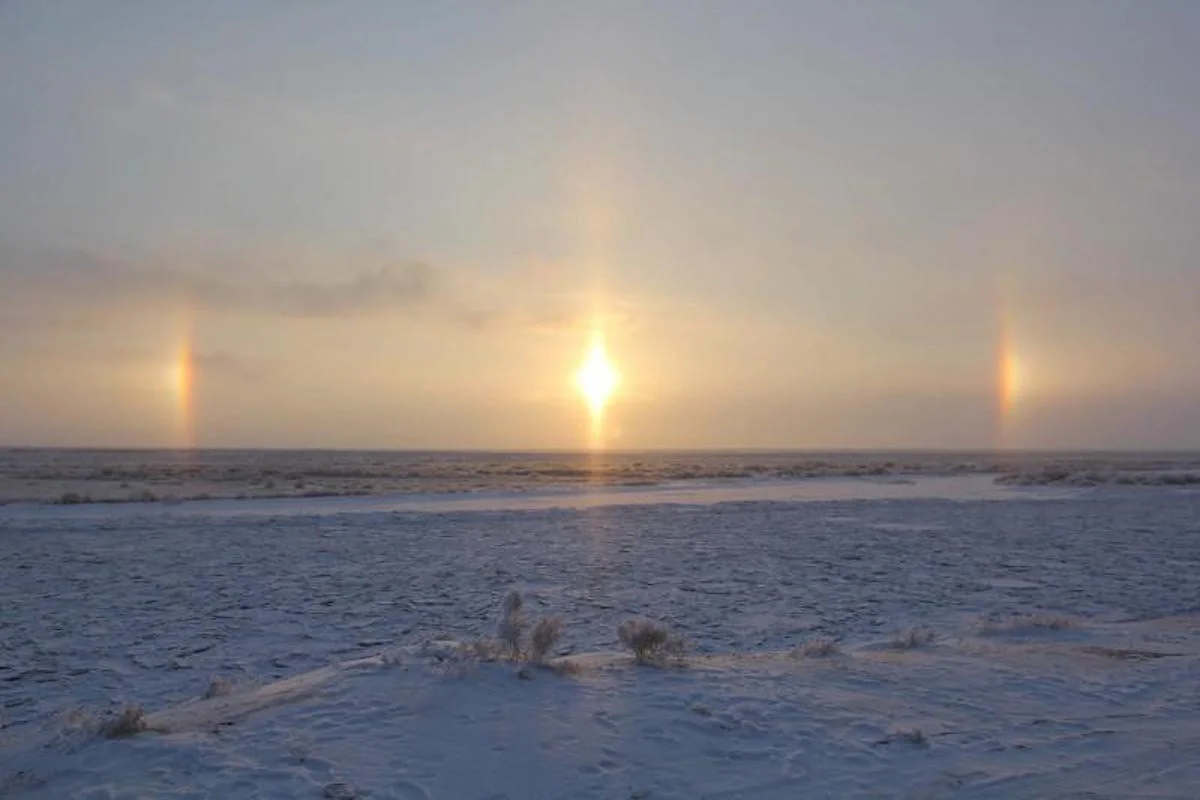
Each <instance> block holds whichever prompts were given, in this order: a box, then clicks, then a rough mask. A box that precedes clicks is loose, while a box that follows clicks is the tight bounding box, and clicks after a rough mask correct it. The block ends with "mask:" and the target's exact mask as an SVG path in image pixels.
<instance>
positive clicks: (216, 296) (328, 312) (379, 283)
mask: <svg viewBox="0 0 1200 800" xmlns="http://www.w3.org/2000/svg"><path fill="white" fill-rule="evenodd" d="M235 273H236V274H235ZM444 289H445V287H444V285H443V282H442V280H441V276H440V274H439V271H438V270H437V269H436V268H434V267H432V266H430V265H428V264H425V263H422V262H417V261H402V260H399V261H394V262H390V263H385V264H382V265H380V266H377V267H374V268H373V269H360V270H358V271H357V272H355V273H353V274H351V275H350V276H349V277H346V278H335V279H328V280H315V279H308V280H295V279H293V280H286V281H280V280H276V279H272V278H271V277H268V276H264V275H261V274H255V267H254V265H253V264H246V265H243V266H241V267H240V268H238V269H236V270H235V269H233V268H220V269H215V268H210V269H199V268H193V269H189V268H185V267H179V266H173V265H170V264H153V263H140V262H137V261H133V260H124V259H120V258H114V257H109V256H104V255H98V254H94V253H87V252H60V253H42V254H37V255H27V256H25V257H23V258H19V257H16V256H13V255H8V256H6V257H4V258H3V261H2V262H0V322H6V323H8V324H9V325H14V324H16V325H32V324H37V323H39V322H43V323H48V324H53V323H54V322H55V321H58V320H61V319H62V318H63V317H64V316H66V317H69V318H78V317H79V316H85V317H86V316H88V315H91V314H111V313H128V312H130V311H137V310H139V309H142V308H152V307H155V306H159V305H161V304H163V303H179V304H187V305H190V306H191V307H193V308H194V309H196V310H198V311H215V312H234V313H248V314H268V315H280V316H290V317H308V318H352V317H364V316H371V315H380V314H388V313H395V312H400V311H406V310H412V309H416V308H421V307H442V308H443V309H444V310H446V311H448V312H449V315H450V316H451V317H452V318H454V319H458V320H460V321H462V322H463V323H464V324H468V323H469V324H471V325H478V324H479V323H478V320H472V319H471V318H470V315H469V312H468V311H466V310H465V309H464V308H462V307H460V305H461V304H460V303H459V301H458V300H456V299H455V298H451V297H448V296H446V293H445V291H444Z"/></svg>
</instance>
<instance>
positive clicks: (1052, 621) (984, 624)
mask: <svg viewBox="0 0 1200 800" xmlns="http://www.w3.org/2000/svg"><path fill="white" fill-rule="evenodd" d="M1079 624H1080V623H1079V620H1077V619H1075V618H1074V617H1068V616H1066V615H1065V614H1045V613H1038V614H1022V615H1019V616H1015V617H1009V618H1008V619H1000V620H995V619H984V620H980V621H979V622H977V623H975V630H976V631H977V632H978V633H979V634H980V635H983V636H987V635H989V634H998V633H1015V632H1017V631H1023V630H1024V631H1029V630H1046V631H1065V630H1070V629H1072V628H1078V627H1079Z"/></svg>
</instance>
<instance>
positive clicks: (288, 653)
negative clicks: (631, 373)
mask: <svg viewBox="0 0 1200 800" xmlns="http://www.w3.org/2000/svg"><path fill="white" fill-rule="evenodd" d="M1027 483H1028V482H1027ZM1051 483H1052V484H1053V485H1054V488H1044V487H1043V488H1013V487H1010V486H1007V485H1000V484H997V483H996V481H995V480H993V476H991V475H987V474H974V473H967V474H961V475H958V476H953V475H950V476H945V475H943V476H928V475H917V476H887V475H885V476H876V477H873V478H855V479H845V478H822V479H819V480H807V481H788V480H784V479H779V478H773V477H765V478H761V477H760V478H752V479H738V478H731V479H724V478H711V477H710V478H708V479H704V480H691V481H686V482H681V481H677V480H670V481H662V482H659V483H657V484H656V485H653V486H638V487H629V486H626V487H621V486H612V485H602V486H588V485H580V486H546V487H542V488H541V489H539V490H536V491H523V492H505V491H503V490H500V489H495V488H493V489H491V490H487V491H483V492H474V493H470V494H462V493H457V492H456V493H455V494H452V495H445V494H439V493H436V492H421V493H409V494H404V495H396V494H392V495H378V496H368V497H350V498H298V499H283V500H280V499H276V500H270V499H259V500H243V501H221V500H209V501H197V502H183V503H178V504H162V503H149V504H121V505H66V506H59V505H55V506H36V505H25V504H18V505H11V506H8V507H6V508H0V725H2V726H3V727H2V728H0V796H5V795H12V796H19V797H46V798H62V797H142V796H151V797H175V796H178V797H184V796H189V797H195V796H208V797H280V798H284V797H314V798H319V797H322V796H325V797H374V798H383V797H402V798H407V797H446V798H501V797H509V798H542V797H545V798H557V797H564V798H565V797H622V798H631V797H641V798H661V797H680V798H684V797H762V798H775V797H778V798H793V797H853V796H864V797H878V796H887V797H891V796H895V797H909V796H913V797H916V796H920V797H929V796H932V797H943V796H945V797H951V796H962V797H1016V796H1062V795H1071V794H1076V795H1085V794H1086V795H1087V796H1096V797H1129V796H1154V797H1189V796H1193V794H1194V792H1193V789H1194V786H1195V785H1198V784H1200V755H1196V754H1197V753H1200V750H1198V749H1197V745H1200V725H1198V723H1197V720H1198V719H1200V713H1198V712H1200V621H1198V620H1197V619H1196V618H1195V617H1193V616H1192V615H1193V614H1194V613H1195V612H1196V611H1197V610H1198V609H1200V493H1198V492H1196V491H1195V490H1194V489H1191V488H1165V487H1146V486H1142V487H1136V488H1133V487H1118V486H1102V487H1099V488H1086V489H1085V488H1078V487H1077V486H1075V485H1071V486H1069V487H1067V488H1062V486H1061V484H1062V482H1061V481H1059V482H1051ZM513 589H516V590H519V591H522V592H524V594H525V597H526V601H527V608H528V611H529V612H530V614H531V615H534V616H536V615H539V614H555V615H559V616H561V617H562V619H563V621H564V624H565V626H566V627H565V634H564V637H563V640H562V642H561V644H560V645H559V647H558V649H557V653H558V654H559V655H569V654H576V656H577V657H578V658H579V659H580V663H581V664H583V665H584V666H583V667H581V668H580V669H578V670H575V671H572V674H558V673H556V672H552V671H548V670H537V671H534V672H532V673H531V677H532V678H533V679H532V680H519V679H518V678H517V677H515V673H516V670H515V668H514V667H513V666H512V665H509V664H502V663H484V664H479V665H476V666H474V667H469V668H466V667H463V665H456V666H450V667H448V666H447V664H446V663H445V661H444V660H442V659H441V658H440V657H439V656H431V655H430V651H429V650H428V643H429V642H432V641H437V640H447V639H450V640H458V641H469V640H472V639H475V638H477V637H481V636H487V635H490V634H492V633H493V632H494V630H495V625H496V619H497V615H498V608H499V605H500V602H501V600H502V598H503V597H504V595H505V594H506V593H507V592H508V591H510V590H513ZM633 616H645V617H650V618H653V619H656V620H659V621H661V622H663V623H665V624H666V625H669V626H670V627H671V628H672V629H673V630H674V631H676V632H678V633H680V634H682V635H683V636H685V637H686V638H687V639H688V640H689V641H690V643H691V655H690V656H689V657H688V660H687V666H685V667H682V668H670V669H659V668H653V667H635V666H633V665H632V664H629V663H627V661H626V660H624V659H623V658H622V657H619V656H609V655H606V654H608V653H611V652H612V651H615V650H619V645H618V643H617V636H616V627H617V625H618V624H619V623H621V622H622V621H623V620H625V619H627V618H629V617H633ZM914 626H920V627H926V628H929V629H930V630H931V631H932V632H933V634H934V636H935V640H934V641H933V642H932V643H931V644H926V645H922V646H919V647H916V648H913V649H894V648H892V647H890V646H889V643H890V642H891V640H892V639H893V637H894V636H895V635H896V634H897V633H898V632H900V631H904V630H905V629H908V628H910V627H914ZM815 637H829V638H832V639H835V640H837V642H838V643H839V649H838V652H837V653H835V654H833V655H830V656H827V657H823V658H816V657H805V656H803V655H795V654H793V653H792V651H793V648H795V647H796V646H797V645H802V644H803V643H804V642H806V641H809V640H811V639H813V638H815ZM380 653H389V654H391V655H390V656H389V658H388V659H386V662H387V663H386V664H385V663H379V664H378V665H377V666H374V667H371V668H364V669H341V668H336V667H335V668H333V669H332V670H331V669H329V665H331V664H338V663H343V662H348V661H352V660H354V659H361V658H369V657H371V656H374V655H377V654H380ZM214 676H222V677H223V678H226V679H228V681H229V682H230V683H231V684H232V685H233V686H234V687H236V689H237V691H238V692H245V693H247V694H244V695H239V696H241V697H243V698H244V703H243V705H244V706H245V707H246V708H250V709H252V712H247V713H244V714H239V715H237V716H236V718H233V717H232V716H231V717H230V718H228V719H225V718H222V719H219V720H217V721H215V722H212V721H211V720H209V722H206V723H205V725H201V726H199V727H198V728H197V729H196V730H188V731H185V732H178V733H171V734H156V733H151V732H147V733H142V734H140V735H138V736H134V737H131V738H123V739H106V738H103V737H101V736H98V735H96V734H95V732H94V728H95V723H94V721H93V720H94V719H96V718H103V717H104V716H105V715H107V714H110V713H112V712H113V711H114V710H116V709H118V708H120V707H122V706H124V705H126V704H138V705H141V706H143V707H144V708H145V709H146V710H147V711H151V712H163V713H166V712H170V711H171V710H172V709H178V708H179V707H180V705H181V704H186V703H187V701H188V700H189V698H194V697H196V696H197V695H200V694H201V693H203V692H204V691H205V690H206V689H207V688H208V687H209V685H210V681H211V680H212V678H213V677H214ZM297 676H300V677H299V678H297ZM305 676H308V677H305ZM314 676H315V677H314ZM284 679H296V680H299V681H300V682H301V683H300V684H299V685H302V687H304V691H303V692H298V693H296V692H293V693H292V694H287V693H281V692H279V691H277V690H275V689H272V688H271V686H272V682H273V681H279V680H284ZM289 685H291V686H293V687H295V686H296V685H298V684H295V683H293V684H289ZM255 687H260V688H258V689H257V690H256V689H255ZM261 687H266V688H265V689H264V688H261ZM253 691H258V692H260V693H262V694H252V693H250V692H253ZM264 698H267V699H264ZM270 698H274V699H270ZM183 708H184V710H185V712H186V710H187V709H188V708H190V706H187V705H184V706H183ZM172 713H182V712H172Z"/></svg>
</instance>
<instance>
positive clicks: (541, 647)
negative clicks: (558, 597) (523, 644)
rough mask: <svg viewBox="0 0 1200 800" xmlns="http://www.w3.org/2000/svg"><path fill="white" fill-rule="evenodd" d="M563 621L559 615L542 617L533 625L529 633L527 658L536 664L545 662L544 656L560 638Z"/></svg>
mask: <svg viewBox="0 0 1200 800" xmlns="http://www.w3.org/2000/svg"><path fill="white" fill-rule="evenodd" d="M562 630H563V621H562V619H561V618H559V617H542V618H541V619H539V620H538V621H537V624H536V625H534V626H533V631H532V633H530V635H529V658H530V660H531V661H534V662H535V663H538V664H544V663H545V662H546V656H547V655H549V653H550V650H551V649H553V647H554V645H556V644H558V640H559V639H561V638H562Z"/></svg>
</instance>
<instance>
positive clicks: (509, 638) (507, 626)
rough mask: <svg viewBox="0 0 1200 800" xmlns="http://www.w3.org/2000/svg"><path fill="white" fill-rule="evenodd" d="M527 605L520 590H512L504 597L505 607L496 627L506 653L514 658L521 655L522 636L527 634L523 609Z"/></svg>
mask: <svg viewBox="0 0 1200 800" xmlns="http://www.w3.org/2000/svg"><path fill="white" fill-rule="evenodd" d="M524 607H525V598H524V597H522V596H521V593H520V592H518V591H515V590H514V591H511V592H509V593H508V596H507V597H505V598H504V609H503V612H502V614H501V616H500V624H499V625H498V626H497V627H496V635H497V636H498V637H499V639H500V645H501V647H502V648H503V649H504V652H505V655H507V656H508V657H509V658H511V659H513V660H517V659H520V657H521V638H522V637H523V636H524V634H525V618H524V616H523V615H522V614H521V609H523V608H524Z"/></svg>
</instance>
